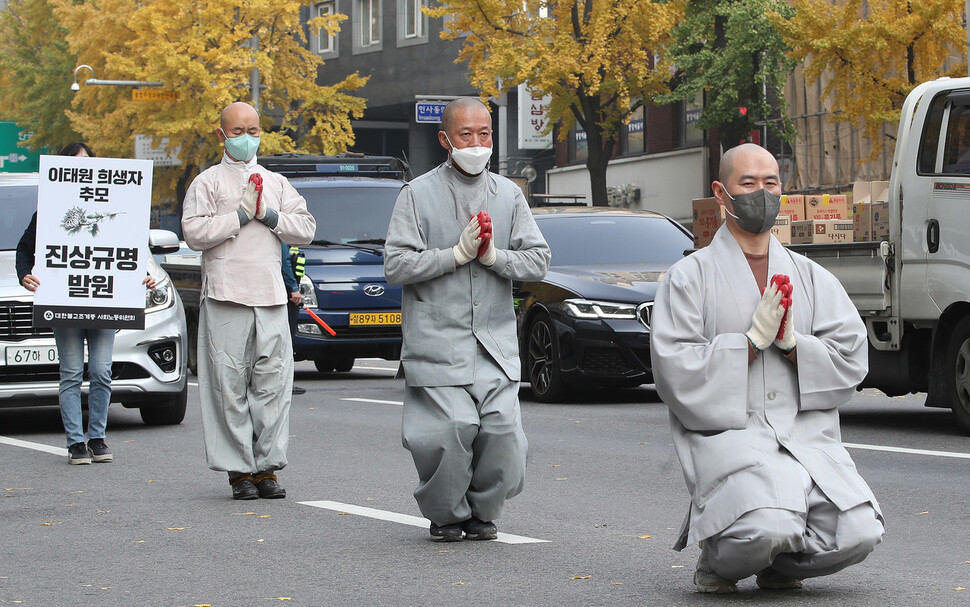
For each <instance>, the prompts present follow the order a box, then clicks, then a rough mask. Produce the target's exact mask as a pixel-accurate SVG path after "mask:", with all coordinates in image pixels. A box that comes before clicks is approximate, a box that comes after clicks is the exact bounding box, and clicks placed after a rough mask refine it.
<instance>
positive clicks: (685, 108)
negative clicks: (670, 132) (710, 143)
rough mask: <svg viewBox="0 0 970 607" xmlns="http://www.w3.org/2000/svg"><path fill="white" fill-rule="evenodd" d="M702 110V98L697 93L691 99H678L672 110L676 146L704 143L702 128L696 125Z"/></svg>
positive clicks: (692, 145) (682, 146) (684, 146)
mask: <svg viewBox="0 0 970 607" xmlns="http://www.w3.org/2000/svg"><path fill="white" fill-rule="evenodd" d="M703 111H704V98H703V95H702V93H698V94H697V97H696V98H695V99H694V100H693V101H679V102H677V106H676V108H675V110H674V112H675V113H674V117H675V121H674V125H675V127H676V133H675V137H674V141H675V142H676V147H681V148H693V147H697V146H701V145H704V129H702V128H699V127H698V126H697V121H699V120H700V119H701V113H702V112H703Z"/></svg>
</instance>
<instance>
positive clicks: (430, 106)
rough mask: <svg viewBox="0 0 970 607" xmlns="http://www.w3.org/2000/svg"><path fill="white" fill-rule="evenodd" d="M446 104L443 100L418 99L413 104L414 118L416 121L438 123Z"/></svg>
mask: <svg viewBox="0 0 970 607" xmlns="http://www.w3.org/2000/svg"><path fill="white" fill-rule="evenodd" d="M446 105H448V104H447V103H446V102H444V101H418V102H417V103H415V104H414V118H415V120H416V121H418V122H424V123H431V124H438V123H439V122H441V113H442V112H443V111H445V106H446Z"/></svg>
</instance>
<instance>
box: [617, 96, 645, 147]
mask: <svg viewBox="0 0 970 607" xmlns="http://www.w3.org/2000/svg"><path fill="white" fill-rule="evenodd" d="M645 109H646V108H644V107H639V108H637V109H636V111H634V112H633V118H631V119H630V123H629V124H627V125H625V127H626V128H624V129H622V130H621V131H620V156H639V155H642V154H645V153H646V152H647V147H646V145H647V136H646V135H647V122H646V120H645V117H646V115H645Z"/></svg>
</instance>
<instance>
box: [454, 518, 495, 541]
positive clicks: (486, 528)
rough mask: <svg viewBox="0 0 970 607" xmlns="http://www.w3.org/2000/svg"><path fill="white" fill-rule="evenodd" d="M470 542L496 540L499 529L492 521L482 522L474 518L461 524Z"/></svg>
mask: <svg viewBox="0 0 970 607" xmlns="http://www.w3.org/2000/svg"><path fill="white" fill-rule="evenodd" d="M461 528H462V530H463V531H464V532H465V539H468V540H494V539H495V538H497V537H498V529H496V528H495V523H493V522H491V521H482V520H479V519H477V518H475V517H474V516H473V517H471V518H470V519H468V520H467V521H465V522H464V523H462V524H461Z"/></svg>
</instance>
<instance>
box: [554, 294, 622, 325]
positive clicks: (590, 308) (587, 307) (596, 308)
mask: <svg viewBox="0 0 970 607" xmlns="http://www.w3.org/2000/svg"><path fill="white" fill-rule="evenodd" d="M560 307H561V308H562V309H563V311H564V312H565V313H566V314H568V315H570V316H572V317H573V318H584V319H592V318H600V319H616V320H620V319H630V320H632V319H635V318H636V317H637V304H631V303H620V302H616V301H593V300H590V299H567V300H566V301H564V302H562V303H561V304H560Z"/></svg>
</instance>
